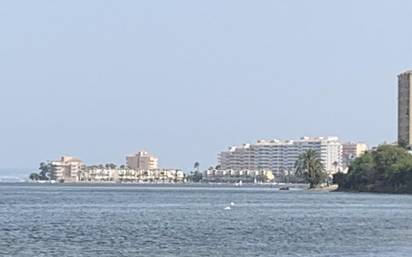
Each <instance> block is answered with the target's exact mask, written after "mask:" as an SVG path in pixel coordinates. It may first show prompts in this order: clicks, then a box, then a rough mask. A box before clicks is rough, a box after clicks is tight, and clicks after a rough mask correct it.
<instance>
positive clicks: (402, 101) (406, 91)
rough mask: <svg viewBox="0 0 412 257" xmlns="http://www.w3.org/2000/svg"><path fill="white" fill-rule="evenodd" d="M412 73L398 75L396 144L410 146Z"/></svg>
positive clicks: (411, 139) (411, 133)
mask: <svg viewBox="0 0 412 257" xmlns="http://www.w3.org/2000/svg"><path fill="white" fill-rule="evenodd" d="M411 77H412V71H406V72H404V73H401V74H399V75H398V143H400V144H405V145H411V142H412V138H411V136H412V124H411V110H412V102H411V94H412V91H411V83H412V79H411Z"/></svg>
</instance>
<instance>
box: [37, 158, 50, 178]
mask: <svg viewBox="0 0 412 257" xmlns="http://www.w3.org/2000/svg"><path fill="white" fill-rule="evenodd" d="M39 170H40V172H39V180H50V179H51V177H52V175H53V167H52V166H51V164H50V163H45V162H42V163H40V167H39Z"/></svg>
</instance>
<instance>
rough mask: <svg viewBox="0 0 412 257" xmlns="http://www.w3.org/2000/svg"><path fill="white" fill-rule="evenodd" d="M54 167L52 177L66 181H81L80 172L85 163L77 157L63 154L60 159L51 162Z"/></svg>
mask: <svg viewBox="0 0 412 257" xmlns="http://www.w3.org/2000/svg"><path fill="white" fill-rule="evenodd" d="M50 164H51V167H52V179H53V180H56V181H64V182H77V181H79V177H80V173H81V171H82V170H83V169H84V167H85V165H84V163H83V162H82V161H81V160H80V159H78V158H75V157H71V156H62V157H61V159H60V160H58V161H52V162H50Z"/></svg>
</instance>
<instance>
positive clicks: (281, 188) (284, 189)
mask: <svg viewBox="0 0 412 257" xmlns="http://www.w3.org/2000/svg"><path fill="white" fill-rule="evenodd" d="M289 190H290V188H289V187H280V188H279V191H289Z"/></svg>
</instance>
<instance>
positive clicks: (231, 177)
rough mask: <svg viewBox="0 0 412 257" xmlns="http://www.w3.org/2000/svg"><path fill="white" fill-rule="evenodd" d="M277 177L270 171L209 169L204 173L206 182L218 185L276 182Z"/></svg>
mask: <svg viewBox="0 0 412 257" xmlns="http://www.w3.org/2000/svg"><path fill="white" fill-rule="evenodd" d="M274 180H275V177H274V175H273V173H272V171H270V170H232V169H230V170H222V169H209V170H206V171H204V173H203V181H204V182H216V183H237V182H240V181H242V182H244V183H256V182H274Z"/></svg>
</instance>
